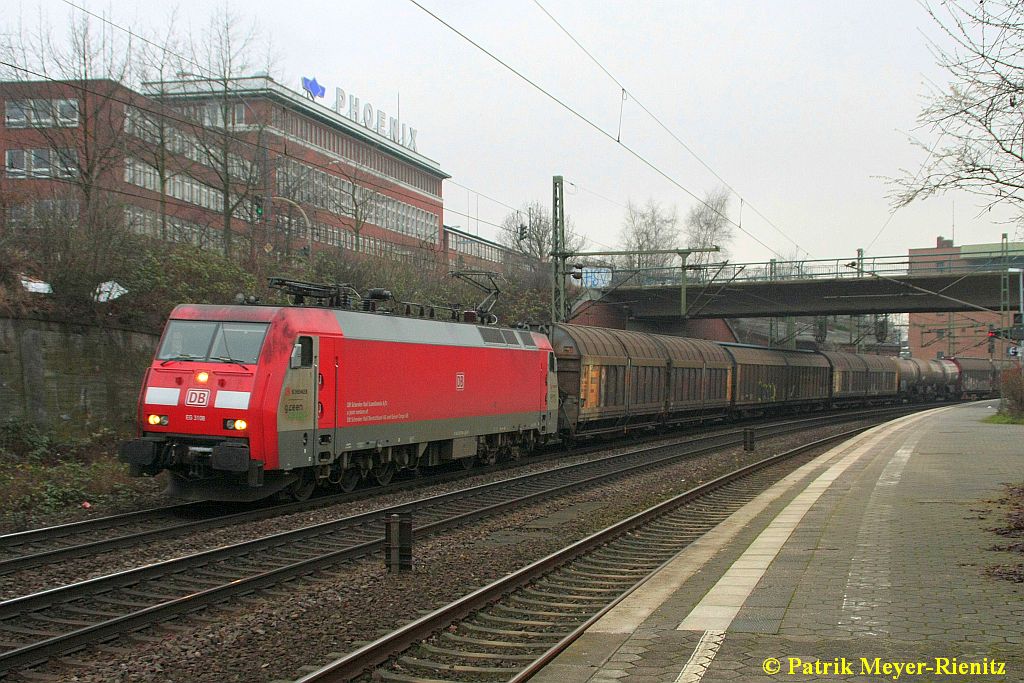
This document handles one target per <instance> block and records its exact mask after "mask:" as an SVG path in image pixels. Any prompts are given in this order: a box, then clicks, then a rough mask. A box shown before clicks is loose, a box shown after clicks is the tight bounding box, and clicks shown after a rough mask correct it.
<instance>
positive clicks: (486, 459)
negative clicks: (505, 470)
mask: <svg viewBox="0 0 1024 683" xmlns="http://www.w3.org/2000/svg"><path fill="white" fill-rule="evenodd" d="M476 457H477V459H478V460H479V461H480V464H481V465H493V464H494V463H496V462H498V450H497V449H496V448H488V449H486V450H485V451H484V452H483V453H480V454H479V455H477V456H476Z"/></svg>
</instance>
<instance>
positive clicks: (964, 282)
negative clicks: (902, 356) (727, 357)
mask: <svg viewBox="0 0 1024 683" xmlns="http://www.w3.org/2000/svg"><path fill="white" fill-rule="evenodd" d="M1020 259H1021V257H1020V256H1017V255H1014V256H1013V257H1012V258H1010V257H1009V256H1008V255H1007V254H1005V253H999V252H992V253H988V254H985V255H983V257H982V258H975V259H970V260H963V259H958V260H956V261H943V260H941V259H939V258H931V259H919V258H915V259H912V260H911V259H908V257H907V256H900V257H877V258H871V259H864V258H854V259H829V260H813V261H790V262H777V261H770V262H766V263H742V264H728V263H727V264H709V265H698V266H688V267H687V269H686V272H685V278H684V277H683V274H682V271H681V270H680V268H679V267H674V268H661V269H647V270H616V271H610V272H609V271H604V272H601V273H600V275H601V276H602V277H600V278H598V277H595V275H594V272H593V271H589V270H588V269H584V270H583V276H584V277H583V281H584V286H585V287H587V289H586V294H585V296H584V297H583V299H582V300H581V301H579V302H577V304H576V305H575V307H574V312H575V311H579V310H581V309H582V308H585V307H587V306H589V305H592V304H593V303H594V302H601V303H603V304H606V305H611V306H616V307H618V306H621V307H623V309H625V310H626V311H627V312H628V315H629V317H630V318H631V319H633V320H637V321H641V322H644V323H646V324H648V325H652V326H660V325H665V326H667V327H671V326H674V325H677V324H678V323H679V322H681V321H682V320H685V319H701V318H755V317H783V316H817V315H862V314H873V313H874V314H879V313H917V312H950V311H979V310H991V311H1000V310H1007V309H1013V310H1017V308H1018V298H1019V296H1020V294H1019V293H1018V289H1019V279H1020V278H1021V276H1022V275H1021V273H1020V272H1019V270H1018V268H1019V267H1020V266H1022V265H1024V263H1017V261H1018V260H1020Z"/></svg>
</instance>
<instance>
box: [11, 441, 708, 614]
mask: <svg viewBox="0 0 1024 683" xmlns="http://www.w3.org/2000/svg"><path fill="white" fill-rule="evenodd" d="M683 438H691V437H689V436H674V437H672V438H666V439H658V440H654V441H645V442H644V444H643V445H644V446H645V447H647V446H656V445H659V444H661V443H675V442H678V441H679V440H681V439H683ZM635 448H636V444H633V445H629V446H623V447H619V448H613V449H609V450H602V451H600V452H594V453H586V454H580V455H574V456H566V457H561V458H556V459H553V460H552V459H543V460H540V459H538V460H537V461H535V462H529V460H528V459H526V460H524V461H523V463H522V464H520V465H517V466H516V467H514V468H512V469H510V470H509V469H506V470H499V471H491V472H487V473H482V474H478V475H475V476H467V477H463V478H459V479H458V480H455V481H450V482H446V483H440V484H432V485H428V486H423V487H418V488H416V489H413V490H407V491H402V492H396V493H389V494H379V495H375V496H373V497H371V498H367V499H365V500H361V501H358V502H350V503H345V504H338V505H332V506H330V507H325V508H320V509H317V510H309V511H306V512H299V513H294V514H290V515H280V516H275V517H268V518H266V519H262V520H258V521H253V522H246V523H242V524H235V525H232V526H225V527H220V528H214V529H208V530H205V531H199V532H194V533H191V534H187V535H184V536H176V537H171V538H167V539H164V540H156V541H151V542H148V543H146V544H144V545H140V546H137V547H134V548H130V549H122V550H117V551H113V552H107V553H102V554H99V555H92V556H88V557H82V558H77V559H73V560H68V561H64V562H53V563H50V564H47V565H46V567H45V571H40V570H39V568H31V569H25V570H23V571H20V572H12V573H10V574H5V575H2V576H0V600H9V599H11V598H15V597H19V596H22V595H26V594H29V593H34V592H38V591H42V590H48V589H50V588H56V587H59V586H63V585H66V584H69V583H75V582H78V581H85V580H87V579H91V578H95V577H98V576H105V575H107V574H112V573H115V572H120V571H124V570H127V569H132V568H134V567H139V566H142V565H146V564H152V563H155V562H162V561H165V560H170V559H174V558H177V557H183V556H186V555H192V554H195V553H199V552H203V551H206V550H212V549H214V548H220V547H223V546H227V545H233V544H236V543H241V542H243V541H248V540H252V539H254V538H260V537H263V536H269V535H272V534H277V533H282V532H285V531H291V530H293V529H300V528H302V527H306V526H311V525H314V524H320V523H322V522H329V521H333V520H336V519H341V518H343V517H347V516H350V515H356V514H360V513H363V512H369V511H372V510H377V509H386V508H389V507H394V506H397V505H402V504H404V503H408V502H410V501H414V500H418V499H420V498H425V497H428V496H433V495H439V494H443V493H448V492H450V491H457V490H459V489H463V488H468V487H470V486H474V485H478V484H485V483H490V482H494V481H500V480H503V479H509V478H512V477H518V476H522V475H525V474H531V473H534V472H541V471H546V470H551V469H554V468H556V467H562V466H564V465H571V464H575V463H578V462H586V461H590V460H597V459H600V458H603V457H606V456H608V455H614V454H618V453H622V452H624V451H628V450H633V449H635Z"/></svg>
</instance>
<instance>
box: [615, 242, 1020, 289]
mask: <svg viewBox="0 0 1024 683" xmlns="http://www.w3.org/2000/svg"><path fill="white" fill-rule="evenodd" d="M1008 267H1015V268H1020V267H1024V257H1022V256H1020V255H1017V254H1014V255H1013V256H1007V255H1006V254H1003V253H1001V252H998V251H992V252H976V253H971V254H967V255H961V254H936V255H932V254H921V255H915V256H913V257H908V256H906V255H902V256H872V257H864V258H861V259H858V258H857V257H853V258H838V259H807V260H803V261H761V262H756V263H728V262H726V263H724V264H723V263H709V264H688V265H687V269H686V280H687V283H688V284H694V285H698V284H701V283H705V284H706V283H712V282H713V283H725V282H764V281H776V280H777V281H786V280H790V281H792V280H812V279H813V280H837V279H843V280H849V279H856V278H866V277H871V274H872V273H873V274H877V275H881V276H885V277H902V276H907V275H943V274H955V273H969V272H992V271H1000V270H1005V269H1006V268H1008ZM680 284H681V275H680V271H679V266H678V265H675V266H666V267H659V268H639V269H637V268H628V267H617V268H613V269H612V274H611V282H610V284H609V285H608V286H609V287H618V286H624V287H664V286H670V285H676V286H679V285H680Z"/></svg>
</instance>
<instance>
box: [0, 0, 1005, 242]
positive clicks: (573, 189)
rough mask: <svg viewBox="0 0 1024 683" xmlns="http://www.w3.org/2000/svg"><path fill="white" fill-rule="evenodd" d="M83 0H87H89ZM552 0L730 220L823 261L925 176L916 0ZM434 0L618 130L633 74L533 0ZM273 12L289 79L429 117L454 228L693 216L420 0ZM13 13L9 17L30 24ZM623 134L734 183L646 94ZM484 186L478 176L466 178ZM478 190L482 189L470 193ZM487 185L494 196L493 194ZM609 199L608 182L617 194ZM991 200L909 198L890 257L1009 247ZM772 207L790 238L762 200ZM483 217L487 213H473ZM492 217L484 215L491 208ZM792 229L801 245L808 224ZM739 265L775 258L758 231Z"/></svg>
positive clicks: (608, 237) (141, 8)
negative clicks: (630, 207) (953, 245)
mask: <svg viewBox="0 0 1024 683" xmlns="http://www.w3.org/2000/svg"><path fill="white" fill-rule="evenodd" d="M77 1H82V0H76V2H77ZM540 1H541V4H542V5H543V6H544V7H545V8H546V9H547V10H548V11H549V12H550V13H551V14H552V15H553V16H554V17H555V18H557V19H558V20H559V21H560V22H561V23H562V24H563V26H565V27H566V29H568V30H569V31H570V32H571V33H572V34H573V36H574V37H575V38H576V39H577V40H579V41H580V42H581V43H582V44H583V45H584V46H586V47H587V49H588V50H589V51H590V52H591V53H592V54H593V55H594V56H595V57H596V58H597V59H598V60H599V61H600V62H601V63H602V64H603V65H604V66H605V67H606V68H607V69H608V70H609V71H610V72H611V73H612V74H613V75H614V76H615V77H616V78H617V79H618V80H619V81H620V82H621V83H622V84H623V85H624V86H625V87H626V89H627V90H629V91H630V92H632V93H633V94H634V95H635V97H636V98H638V99H639V101H640V102H642V103H643V104H644V105H646V106H647V108H648V109H650V110H651V111H652V112H654V113H655V114H656V115H657V116H658V117H659V118H661V119H662V121H664V122H665V124H666V125H667V126H668V127H669V128H670V129H671V130H672V131H673V132H674V133H675V134H676V135H677V136H678V137H679V138H681V139H682V140H683V141H684V142H685V143H686V144H687V145H688V146H689V147H690V148H691V149H692V150H693V151H694V152H695V153H696V154H697V155H699V157H700V159H701V160H703V162H704V163H706V164H707V165H708V166H710V167H711V168H712V169H714V171H715V172H716V173H717V174H718V175H719V176H721V178H723V179H724V180H725V181H726V182H727V183H728V184H729V185H730V186H731V187H732V188H734V189H735V190H736V192H737V193H738V195H739V196H740V197H742V198H743V211H742V216H741V215H740V201H739V198H738V197H736V196H734V197H733V200H732V206H731V210H730V215H731V216H732V217H733V218H734V219H735V220H739V221H741V223H742V225H743V228H744V229H745V230H747V231H748V232H749V233H751V235H753V236H754V237H756V238H757V240H760V241H761V242H764V243H765V244H766V245H768V247H770V248H771V249H774V250H775V251H777V252H778V253H781V254H784V255H787V256H788V255H790V254H792V253H794V251H795V249H796V247H794V244H793V242H795V243H796V244H798V245H799V246H800V248H801V249H803V250H806V251H807V252H809V253H810V255H811V257H813V258H847V257H850V256H852V255H853V254H854V253H855V250H856V249H857V248H858V247H865V248H866V247H868V246H869V243H871V241H872V238H873V237H874V236H875V234H876V233H877V232H878V231H879V230H880V229H881V228H882V226H883V225H884V224H885V222H886V220H887V218H888V216H889V212H890V210H891V207H890V204H889V201H888V200H887V198H886V194H887V192H888V191H889V187H888V185H887V183H886V181H885V177H891V176H895V175H898V174H899V172H900V169H909V170H910V171H911V172H912V173H913V172H916V171H917V170H918V168H919V167H920V165H921V164H922V162H923V161H924V159H925V152H923V151H921V150H919V149H917V148H915V147H913V146H912V145H911V144H910V142H909V140H908V138H909V137H910V136H913V135H921V134H924V135H925V138H924V141H925V142H926V144H929V145H930V144H931V143H932V142H933V141H934V140H933V138H930V137H927V134H926V133H921V132H918V131H916V130H915V126H916V123H915V121H916V117H917V115H918V113H919V111H920V109H921V106H922V101H923V96H924V95H925V94H926V93H927V91H928V89H929V88H931V87H934V86H937V85H939V86H940V85H942V84H944V83H945V82H946V75H945V74H944V72H942V71H941V70H940V69H939V68H938V67H937V66H935V59H934V57H933V55H932V54H931V53H930V51H929V46H928V40H929V38H931V39H939V34H938V31H937V30H936V28H935V27H934V26H933V24H932V22H931V19H930V18H929V17H928V16H927V14H926V13H925V11H924V9H923V8H922V7H920V6H919V5H918V4H917V3H915V2H911V1H902V2H892V1H891V0H888V1H881V0H878V1H875V0H862V1H860V2H855V3H841V2H832V1H825V2H822V1H821V0H816V1H796V0H793V1H788V2H784V1H772V2H754V1H753V0H748V1H745V2H738V1H729V0H706V1H702V2H694V1H689V0H688V1H684V2H662V3H657V2H618V3H608V2H600V3H598V2H585V1H583V0H540ZM422 2H423V4H424V5H425V6H426V7H427V8H429V9H430V10H432V11H433V12H435V13H436V14H438V15H439V16H440V17H441V18H443V19H444V20H446V21H448V22H449V23H451V24H452V25H454V26H455V27H456V28H458V29H459V30H460V31H462V32H463V33H465V34H466V35H467V36H469V37H470V38H472V39H473V40H474V41H476V42H478V43H480V44H481V45H482V46H483V47H485V48H486V49H488V50H489V51H491V52H492V53H494V54H495V55H496V56H497V57H499V58H500V59H502V60H504V61H506V62H507V63H508V64H510V65H511V66H513V67H514V68H516V69H517V70H519V71H520V72H521V73H523V74H524V75H525V76H527V77H529V78H530V79H532V80H533V81H535V82H536V83H538V84H539V85H541V86H542V87H543V88H545V89H546V90H548V91H549V92H550V93H552V94H553V95H555V96H556V97H558V98H559V99H562V100H563V101H565V102H566V103H567V104H568V105H569V106H571V107H572V108H574V109H576V110H577V111H579V112H580V113H581V114H583V115H584V116H585V117H587V118H588V119H590V120H592V121H593V122H594V123H595V124H597V125H598V126H600V127H601V128H602V129H603V130H605V131H608V132H610V134H611V135H612V136H615V135H616V133H617V130H618V128H619V110H620V103H621V96H620V90H619V87H618V86H617V85H616V84H615V83H614V82H613V81H612V80H611V79H610V78H609V77H608V76H607V75H605V74H604V73H603V72H602V71H601V69H600V68H599V67H598V66H596V65H595V64H594V63H593V62H592V61H590V59H589V58H588V57H587V56H586V55H585V54H584V53H583V52H582V51H581V50H580V49H579V48H578V47H576V46H575V45H574V44H573V43H572V41H571V40H570V39H569V38H568V37H567V36H566V35H565V34H564V33H562V32H561V31H560V30H559V29H558V27H557V26H555V24H554V23H552V21H551V20H550V19H549V18H548V17H547V16H545V14H544V13H543V11H542V10H541V9H540V8H539V7H538V6H537V5H536V4H535V3H534V2H533V0H503V1H500V2H483V1H477V2H470V1H466V0H422ZM20 4H21V11H22V13H23V15H25V16H36V15H37V14H38V11H39V10H38V9H37V8H42V11H43V13H44V15H45V16H46V17H47V18H48V20H50V21H51V23H52V24H53V25H54V26H59V25H60V23H61V22H62V21H66V20H67V19H66V18H67V16H68V15H69V14H70V13H71V12H74V10H73V9H71V8H70V7H69V6H68V5H67V4H66V3H65V2H62V1H61V0H38V1H32V0H21V3H20ZM228 4H229V6H230V7H232V9H234V10H235V11H236V12H238V13H240V14H242V15H244V16H251V17H253V18H255V19H256V20H257V21H258V24H259V26H260V28H261V29H262V30H263V31H264V32H265V34H266V35H268V36H270V37H271V39H272V43H273V46H274V48H275V52H276V55H277V57H278V59H277V63H276V69H275V72H274V75H275V77H277V78H278V80H280V81H281V82H282V83H283V84H285V85H287V86H289V87H293V88H295V89H297V90H298V89H299V79H300V77H301V76H309V77H314V76H315V77H316V78H317V80H318V81H319V82H320V83H321V84H323V85H325V86H326V87H327V91H328V98H327V99H328V100H329V102H328V104H330V103H331V102H332V101H333V97H332V96H331V94H332V93H333V91H334V88H335V87H336V86H341V87H342V88H344V89H345V90H346V91H348V92H351V93H353V94H356V95H358V96H359V97H360V98H361V99H362V100H363V101H364V102H365V101H369V102H372V103H373V104H374V106H375V107H377V108H380V109H384V110H385V111H387V112H388V113H389V114H393V112H395V111H396V110H397V109H398V106H397V102H398V97H399V93H400V94H401V116H402V119H403V120H404V121H405V122H407V123H408V124H410V125H412V126H415V127H416V128H417V129H418V131H419V133H418V139H417V142H418V146H419V150H420V152H422V153H423V154H425V155H426V156H428V157H430V158H432V159H435V160H436V161H437V162H439V163H440V165H441V167H442V168H443V169H444V170H445V171H446V172H447V173H449V174H451V175H452V180H453V181H454V182H456V183H458V185H456V184H447V185H446V186H445V190H444V194H445V207H446V209H447V212H446V215H445V223H447V224H449V225H459V226H461V227H463V228H464V229H468V230H470V231H471V232H477V233H478V234H480V235H482V236H484V237H488V238H494V237H495V236H496V228H495V227H494V226H493V225H490V223H500V222H501V219H502V217H503V216H504V215H505V214H506V213H508V208H507V207H505V206H503V205H502V204H498V203H495V202H494V201H492V200H491V199H488V198H487V197H491V198H494V199H496V200H498V201H500V202H503V203H505V204H509V205H513V206H516V207H518V206H519V205H521V204H522V203H523V202H525V201H527V200H532V199H536V200H540V201H542V202H544V203H545V204H546V205H550V201H551V178H552V176H553V175H556V174H560V175H562V176H564V177H565V179H566V181H567V182H569V183H572V184H571V185H567V188H566V190H567V197H566V211H567V214H569V215H571V216H572V217H573V220H574V222H575V225H576V227H577V229H578V230H579V231H580V232H582V233H584V234H585V235H586V236H587V237H588V238H589V239H590V245H591V246H592V247H593V248H605V247H613V246H616V245H617V243H618V242H619V232H620V228H621V223H622V216H623V213H624V211H623V207H622V205H624V204H625V203H626V201H627V200H634V201H641V202H642V201H646V200H647V199H648V198H654V199H655V200H656V201H658V202H660V203H662V204H663V205H665V206H666V207H672V206H674V207H676V209H677V211H678V213H679V215H680V217H681V218H682V217H683V216H685V214H686V212H687V211H688V210H689V209H690V207H691V206H693V204H694V200H693V199H692V197H690V196H689V195H688V194H687V193H686V192H685V191H684V190H682V189H680V188H679V187H678V186H677V185H676V184H674V183H673V182H670V181H669V180H666V179H665V178H664V177H662V176H661V175H659V174H658V172H656V171H654V170H652V169H651V168H649V167H648V166H646V165H645V164H644V163H642V162H641V161H639V160H637V159H636V158H635V157H634V156H632V155H631V154H630V153H629V152H628V151H627V150H625V149H623V148H622V147H621V146H619V145H617V144H616V143H615V141H614V140H613V139H612V140H610V139H608V137H606V136H604V135H602V134H601V133H600V132H598V131H597V130H595V129H594V128H592V127H590V126H589V125H587V124H586V123H584V122H583V121H581V120H580V119H578V118H576V117H575V116H573V115H572V114H570V113H568V112H567V111H566V110H565V109H563V108H562V107H560V106H559V105H557V104H556V103H555V102H553V101H552V100H551V99H549V98H547V97H546V96H544V95H543V94H541V93H540V92H538V91H537V90H535V89H534V88H532V87H531V86H529V85H528V84H526V83H525V82H524V81H523V80H521V79H520V78H518V77H517V76H515V75H514V74H512V73H511V72H510V71H508V70H507V69H505V68H504V67H502V66H501V65H500V64H498V63H497V62H496V61H494V60H493V59H492V58H490V57H488V56H487V55H485V54H484V53H482V52H480V51H479V50H478V49H476V48H474V47H473V46H471V45H470V44H468V43H467V42H465V41H464V40H463V39H462V38H460V37H459V36H458V35H456V34H455V33H453V32H452V31H450V30H449V29H448V28H446V27H445V26H443V25H442V24H441V23H439V22H438V21H437V20H435V19H434V18H432V17H430V16H429V15H428V14H426V13H424V12H423V11H422V10H420V9H419V8H417V7H416V6H415V5H413V4H412V3H411V2H409V1H408V0H374V1H373V2H370V1H368V0H367V1H364V2H352V1H351V0H345V1H343V2H337V3H330V4H328V3H323V2H314V1H312V0H291V1H290V2H287V3H282V2H280V0H248V1H247V2H245V3H242V2H229V3H228ZM86 6H88V7H89V8H90V9H92V10H94V11H96V12H103V13H105V14H108V15H109V16H111V17H112V18H113V19H115V20H117V21H119V22H123V23H125V24H130V25H133V26H135V27H137V28H139V29H143V28H145V27H147V26H150V27H151V26H154V25H159V24H160V23H161V22H163V21H165V18H166V16H167V7H168V5H167V4H163V3H152V2H138V1H137V0H116V1H114V2H104V3H100V2H88V3H86ZM177 6H178V8H179V15H178V16H179V17H181V19H180V23H181V30H182V32H183V33H185V32H186V31H188V30H189V24H190V23H191V25H192V26H193V27H196V26H199V25H202V24H203V23H205V18H206V17H207V16H208V14H209V7H210V3H208V2H200V1H198V0H191V1H189V0H181V1H180V2H179V3H178V5H177ZM12 15H14V12H8V13H7V18H6V19H3V20H0V21H4V22H6V23H8V24H9V23H10V21H11V19H12ZM621 139H622V142H623V143H624V144H626V145H628V146H629V147H631V148H632V149H634V150H635V151H636V152H637V153H638V154H640V155H641V156H643V157H645V158H647V159H648V160H649V161H650V162H651V163H652V164H654V165H655V166H657V167H658V168H659V169H661V170H662V171H663V172H664V173H665V175H667V176H669V177H670V178H671V179H672V180H673V181H675V183H678V185H681V186H682V187H684V188H686V190H689V191H690V192H693V193H694V194H696V195H700V196H702V195H703V194H704V193H705V192H706V191H708V190H711V189H713V188H715V187H717V186H719V185H720V184H721V182H720V181H719V180H718V179H717V178H716V177H715V176H714V175H713V174H712V173H711V172H709V171H708V170H707V169H706V168H705V167H704V166H703V165H702V164H701V162H700V161H698V160H697V159H695V158H694V157H693V156H692V155H691V154H690V153H688V152H687V151H686V150H685V149H684V148H683V147H681V146H680V145H679V144H678V143H676V142H675V141H674V140H673V139H672V138H671V137H670V136H669V135H668V134H667V133H665V132H664V131H663V130H661V129H660V128H659V127H658V126H657V124H656V123H655V122H654V121H653V120H651V119H650V118H649V117H648V116H647V115H646V114H644V113H643V112H642V110H640V108H639V107H638V106H637V105H636V103H635V102H633V101H632V100H627V101H626V102H625V105H624V106H623V115H622V123H621ZM463 186H465V187H463ZM466 187H468V188H470V189H469V190H467V189H465V188H466ZM481 195H486V196H487V197H485V196H481ZM599 195H600V196H599ZM979 203H980V202H979V200H978V199H976V198H974V197H971V196H970V195H966V194H960V195H946V196H942V197H939V198H935V199H931V200H927V201H924V202H921V203H919V204H917V205H914V206H911V207H908V208H905V209H901V210H900V211H898V212H896V214H895V215H894V217H893V218H892V220H891V222H890V223H889V225H888V227H886V228H885V230H884V231H883V232H882V234H881V236H879V237H878V239H877V241H875V242H874V244H873V245H871V247H870V249H869V251H868V253H869V255H889V254H904V253H906V250H907V249H908V248H911V247H922V246H931V245H934V242H935V237H936V236H937V235H939V234H942V235H945V236H947V237H948V236H949V235H950V234H951V233H952V232H953V223H954V220H955V225H956V241H957V243H958V244H969V243H978V242H997V241H998V240H999V238H1000V234H1001V233H1003V232H1006V231H1009V232H1010V233H1011V237H1012V233H1013V226H1010V225H1006V224H1002V223H1000V222H999V220H1000V219H1001V218H1004V216H997V215H996V212H992V213H987V212H986V213H984V214H983V215H979V208H978V206H979ZM755 210H756V212H760V213H761V214H763V215H764V216H765V217H767V219H768V220H769V221H770V222H771V223H772V224H774V226H777V227H778V228H779V229H780V230H781V231H782V232H783V233H785V235H786V236H788V238H787V237H786V236H783V235H782V234H780V232H778V231H777V230H776V229H775V227H773V226H772V225H771V224H769V223H768V222H766V221H765V220H764V219H762V218H761V217H760V216H758V215H757V213H756V212H755ZM460 214H469V217H467V216H464V215H460ZM477 219H478V220H477ZM790 240H792V242H791V241H790ZM730 246H731V250H732V252H733V260H734V261H744V260H765V259H767V258H770V257H772V256H773V254H772V253H771V252H770V251H769V250H768V249H766V248H765V247H764V246H762V245H760V244H758V242H757V241H755V240H754V239H752V238H750V237H748V236H746V235H743V234H742V233H738V234H737V236H736V239H735V241H734V242H733V244H732V245H730Z"/></svg>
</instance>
